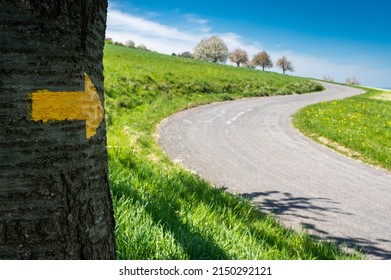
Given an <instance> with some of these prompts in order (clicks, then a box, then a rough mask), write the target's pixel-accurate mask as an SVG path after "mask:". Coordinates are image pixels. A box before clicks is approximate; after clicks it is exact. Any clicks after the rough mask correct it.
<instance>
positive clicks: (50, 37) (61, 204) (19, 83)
mask: <svg viewBox="0 0 391 280" xmlns="http://www.w3.org/2000/svg"><path fill="white" fill-rule="evenodd" d="M106 14H107V0H63V1H53V0H1V2H0V125H1V132H0V259H113V258H115V239H114V234H113V231H114V219H113V210H112V201H111V196H110V190H109V184H108V171H107V170H108V169H107V151H106V125H105V121H104V118H103V112H104V111H103V108H102V107H101V103H103V66H102V57H103V44H104V36H105V28H106ZM89 81H91V82H89ZM87 92H95V95H96V92H97V95H96V96H95V97H94V98H92V99H93V100H92V99H89V97H88V96H89V95H87ZM36 99H37V101H39V102H40V103H37V102H36ZM38 109H40V110H38ZM61 114H63V115H61ZM90 119H93V120H95V123H94V124H91V123H90Z"/></svg>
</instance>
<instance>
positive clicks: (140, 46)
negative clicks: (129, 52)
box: [137, 44, 148, 51]
mask: <svg viewBox="0 0 391 280" xmlns="http://www.w3.org/2000/svg"><path fill="white" fill-rule="evenodd" d="M137 48H138V49H140V50H144V51H148V48H147V46H146V45H144V44H140V45H138V46H137Z"/></svg>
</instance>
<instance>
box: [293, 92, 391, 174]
mask: <svg viewBox="0 0 391 280" xmlns="http://www.w3.org/2000/svg"><path fill="white" fill-rule="evenodd" d="M294 125H295V126H296V127H297V128H298V129H300V130H301V131H302V132H303V133H304V134H306V135H307V136H309V137H311V138H313V139H314V140H316V141H319V142H322V143H323V144H326V145H327V146H329V147H331V148H334V149H336V150H338V151H340V152H342V153H344V154H346V155H348V156H351V157H354V158H357V159H359V160H362V161H365V162H368V163H371V164H373V165H377V166H380V167H383V168H386V169H388V170H391V92H387V91H381V90H375V89H369V90H368V91H367V93H366V94H363V95H359V96H354V97H351V98H347V99H344V100H339V101H331V102H325V103H320V104H316V105H311V106H309V107H306V108H303V109H302V110H300V111H299V112H297V113H296V114H295V116H294Z"/></svg>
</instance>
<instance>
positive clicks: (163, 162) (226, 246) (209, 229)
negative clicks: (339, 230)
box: [104, 45, 358, 259]
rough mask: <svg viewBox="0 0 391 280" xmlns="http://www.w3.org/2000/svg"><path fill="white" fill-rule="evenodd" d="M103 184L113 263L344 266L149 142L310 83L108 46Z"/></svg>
mask: <svg viewBox="0 0 391 280" xmlns="http://www.w3.org/2000/svg"><path fill="white" fill-rule="evenodd" d="M104 66H105V79H106V80H105V85H106V95H105V98H106V109H107V124H108V125H107V132H108V134H107V135H108V152H109V172H110V173H109V179H110V185H111V189H112V195H113V203H114V212H115V220H116V232H115V234H116V241H117V252H118V258H119V259H346V258H358V257H357V256H348V255H346V254H343V253H341V252H340V251H339V250H338V249H337V247H336V246H334V245H333V244H330V243H325V242H322V241H319V240H315V239H312V238H310V237H308V235H306V234H304V233H298V232H294V231H291V230H289V229H287V228H285V227H283V226H281V225H280V224H279V223H278V222H277V221H276V220H275V219H274V218H272V217H270V216H267V215H265V214H263V213H261V212H259V211H258V208H256V207H255V206H253V205H251V203H250V202H249V201H247V200H245V199H243V198H239V197H237V196H234V195H232V194H229V193H227V192H225V191H224V190H222V189H217V188H214V187H212V186H211V185H210V184H209V183H207V182H205V181H204V180H202V179H201V178H199V177H198V176H196V175H194V174H191V173H189V172H187V171H185V170H184V169H182V168H181V167H179V166H177V165H175V164H173V163H172V162H171V161H170V160H169V159H168V158H167V157H166V156H165V155H164V153H163V152H162V151H161V149H160V147H159V145H158V144H157V141H156V138H155V135H154V133H155V130H156V127H157V125H158V124H159V123H160V122H161V121H162V119H164V118H165V117H167V116H169V115H171V114H173V113H175V112H177V111H179V110H182V109H185V108H189V107H192V106H196V105H199V104H204V103H209V102H214V101H223V100H230V99H235V98H240V97H249V96H263V95H274V94H292V93H304V92H309V91H315V90H319V89H320V87H319V85H317V84H316V83H314V82H312V81H309V80H305V79H300V78H294V77H288V76H282V75H279V74H274V73H263V72H261V71H255V70H250V69H239V68H236V67H229V66H222V65H216V64H211V63H205V62H199V61H194V60H189V59H183V58H178V57H171V56H166V55H161V54H156V53H151V52H145V51H140V50H135V49H128V48H124V47H118V46H112V45H106V47H105V53H104Z"/></svg>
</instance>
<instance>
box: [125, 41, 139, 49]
mask: <svg viewBox="0 0 391 280" xmlns="http://www.w3.org/2000/svg"><path fill="white" fill-rule="evenodd" d="M125 46H127V47H128V48H132V49H133V48H135V47H136V44H135V43H134V42H133V41H132V40H128V41H126V42H125Z"/></svg>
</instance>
